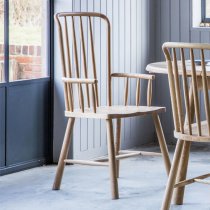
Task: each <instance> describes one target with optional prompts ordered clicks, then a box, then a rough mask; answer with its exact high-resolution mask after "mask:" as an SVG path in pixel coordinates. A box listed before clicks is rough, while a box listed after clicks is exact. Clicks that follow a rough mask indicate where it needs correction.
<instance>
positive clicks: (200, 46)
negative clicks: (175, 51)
mask: <svg viewBox="0 0 210 210" xmlns="http://www.w3.org/2000/svg"><path fill="white" fill-rule="evenodd" d="M162 48H163V49H165V48H188V49H204V50H210V44H209V43H185V42H165V43H163V45H162Z"/></svg>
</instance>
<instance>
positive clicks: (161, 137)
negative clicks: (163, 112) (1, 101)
mask: <svg viewBox="0 0 210 210" xmlns="http://www.w3.org/2000/svg"><path fill="white" fill-rule="evenodd" d="M153 120H154V124H155V129H156V133H157V137H158V141H159V145H160V150H161V153H162V155H163V160H164V163H165V167H166V172H167V174H168V175H169V172H170V168H171V161H170V158H169V153H168V148H167V145H166V141H165V136H164V133H163V129H162V125H161V122H160V118H159V116H158V115H157V114H153Z"/></svg>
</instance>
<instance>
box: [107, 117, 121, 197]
mask: <svg viewBox="0 0 210 210" xmlns="http://www.w3.org/2000/svg"><path fill="white" fill-rule="evenodd" d="M106 124H107V145H108V157H109V171H110V179H111V190H112V199H118V198H119V194H118V182H117V174H116V159H115V151H114V134H113V125H112V120H111V119H108V120H106Z"/></svg>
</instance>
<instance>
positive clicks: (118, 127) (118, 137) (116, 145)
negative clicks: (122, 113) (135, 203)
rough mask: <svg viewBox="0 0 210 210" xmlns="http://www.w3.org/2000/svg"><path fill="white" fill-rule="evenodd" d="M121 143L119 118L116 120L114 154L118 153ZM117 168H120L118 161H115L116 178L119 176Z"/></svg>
mask: <svg viewBox="0 0 210 210" xmlns="http://www.w3.org/2000/svg"><path fill="white" fill-rule="evenodd" d="M120 144H121V119H120V118H119V119H117V120H116V140H115V155H119V150H120ZM119 168H120V161H119V160H117V161H116V174H117V178H119Z"/></svg>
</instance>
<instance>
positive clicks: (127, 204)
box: [0, 145, 210, 210]
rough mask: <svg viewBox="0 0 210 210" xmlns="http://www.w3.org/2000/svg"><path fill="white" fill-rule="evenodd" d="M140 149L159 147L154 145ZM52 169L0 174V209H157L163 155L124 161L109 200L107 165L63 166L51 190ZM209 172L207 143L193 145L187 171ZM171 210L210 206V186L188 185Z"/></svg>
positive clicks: (198, 209)
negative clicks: (61, 176)
mask: <svg viewBox="0 0 210 210" xmlns="http://www.w3.org/2000/svg"><path fill="white" fill-rule="evenodd" d="M141 149H142V148H141ZM144 149H147V150H152V151H157V150H158V148H157V147H156V146H146V147H144ZM170 151H173V147H170ZM170 154H171V155H172V152H170ZM55 169H56V166H44V167H39V168H34V169H31V170H27V171H23V172H18V173H15V174H11V175H6V176H3V177H0V210H61V209H62V210H68V209H71V210H94V209H100V210H158V209H160V205H161V201H162V197H163V192H164V189H165V184H166V180H167V176H166V172H165V168H164V165H163V162H162V158H161V157H142V156H140V157H135V158H130V159H126V160H123V161H121V171H120V179H119V191H120V199H119V200H111V199H110V185H109V178H108V168H104V167H88V166H67V167H66V169H65V173H64V179H63V182H62V188H61V190H60V191H52V190H51V187H52V183H53V178H54V174H55ZM208 172H210V146H209V145H202V146H199V145H196V146H194V147H193V149H192V153H191V158H190V168H189V174H190V176H197V175H200V174H204V173H208ZM171 209H172V210H210V186H209V185H202V184H193V185H190V186H188V187H187V188H186V196H185V202H184V205H183V206H172V208H171Z"/></svg>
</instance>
